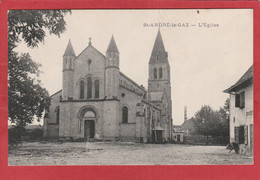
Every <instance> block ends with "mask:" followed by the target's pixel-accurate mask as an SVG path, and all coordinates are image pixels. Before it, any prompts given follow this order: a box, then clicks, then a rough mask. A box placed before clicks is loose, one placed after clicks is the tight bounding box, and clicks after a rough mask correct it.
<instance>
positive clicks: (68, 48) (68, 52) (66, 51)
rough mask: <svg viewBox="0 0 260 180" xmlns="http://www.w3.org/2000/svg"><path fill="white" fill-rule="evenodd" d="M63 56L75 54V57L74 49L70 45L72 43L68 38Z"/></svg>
mask: <svg viewBox="0 0 260 180" xmlns="http://www.w3.org/2000/svg"><path fill="white" fill-rule="evenodd" d="M63 56H75V57H76V55H75V52H74V49H73V47H72V44H71V41H70V40H69V43H68V45H67V47H66V50H65V52H64V54H63Z"/></svg>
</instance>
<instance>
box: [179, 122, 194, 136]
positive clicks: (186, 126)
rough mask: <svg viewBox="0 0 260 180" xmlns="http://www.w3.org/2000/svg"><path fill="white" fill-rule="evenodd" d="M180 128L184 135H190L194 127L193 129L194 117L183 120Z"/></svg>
mask: <svg viewBox="0 0 260 180" xmlns="http://www.w3.org/2000/svg"><path fill="white" fill-rule="evenodd" d="M181 130H182V131H183V133H184V135H187V136H188V135H191V134H193V133H194V132H195V131H196V129H195V119H194V118H190V119H187V120H185V121H184V122H183V124H182V125H181Z"/></svg>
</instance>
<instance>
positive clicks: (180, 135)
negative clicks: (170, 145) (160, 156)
mask: <svg viewBox="0 0 260 180" xmlns="http://www.w3.org/2000/svg"><path fill="white" fill-rule="evenodd" d="M172 129H173V134H172V140H173V142H176V143H183V141H184V132H183V130H182V129H181V126H180V125H173V128H172Z"/></svg>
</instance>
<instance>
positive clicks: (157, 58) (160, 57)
mask: <svg viewBox="0 0 260 180" xmlns="http://www.w3.org/2000/svg"><path fill="white" fill-rule="evenodd" d="M158 62H168V57H167V52H166V51H165V48H164V44H163V40H162V35H161V32H160V30H158V33H157V36H156V39H155V42H154V45H153V50H152V54H151V57H150V61H149V63H158Z"/></svg>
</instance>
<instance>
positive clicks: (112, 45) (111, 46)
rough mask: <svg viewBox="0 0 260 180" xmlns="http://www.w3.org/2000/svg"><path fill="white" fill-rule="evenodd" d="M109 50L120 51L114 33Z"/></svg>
mask: <svg viewBox="0 0 260 180" xmlns="http://www.w3.org/2000/svg"><path fill="white" fill-rule="evenodd" d="M107 52H118V49H117V46H116V42H115V39H114V36H113V35H112V38H111V40H110V43H109V45H108V48H107Z"/></svg>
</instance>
